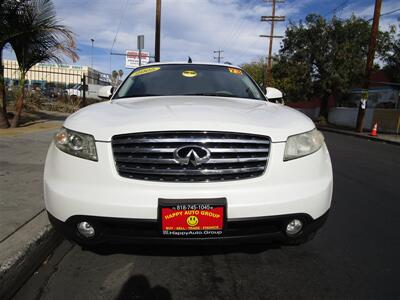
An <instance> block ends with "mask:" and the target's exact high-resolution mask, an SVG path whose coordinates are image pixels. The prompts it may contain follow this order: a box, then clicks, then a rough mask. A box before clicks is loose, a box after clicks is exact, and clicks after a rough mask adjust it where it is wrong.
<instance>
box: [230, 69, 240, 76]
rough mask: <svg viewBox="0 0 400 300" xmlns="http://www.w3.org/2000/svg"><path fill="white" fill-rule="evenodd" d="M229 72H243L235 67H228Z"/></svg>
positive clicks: (238, 73) (237, 73)
mask: <svg viewBox="0 0 400 300" xmlns="http://www.w3.org/2000/svg"><path fill="white" fill-rule="evenodd" d="M228 70H229V72H230V73H233V74H236V75H242V74H243V72H242V70H239V69H236V68H228Z"/></svg>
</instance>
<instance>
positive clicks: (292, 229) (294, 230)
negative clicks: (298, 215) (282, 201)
mask: <svg viewBox="0 0 400 300" xmlns="http://www.w3.org/2000/svg"><path fill="white" fill-rule="evenodd" d="M302 228H303V222H301V221H300V220H298V219H293V220H292V221H290V222H289V223H288V224H287V225H286V234H287V235H289V236H292V235H296V234H298V233H299V232H300V231H301V229H302Z"/></svg>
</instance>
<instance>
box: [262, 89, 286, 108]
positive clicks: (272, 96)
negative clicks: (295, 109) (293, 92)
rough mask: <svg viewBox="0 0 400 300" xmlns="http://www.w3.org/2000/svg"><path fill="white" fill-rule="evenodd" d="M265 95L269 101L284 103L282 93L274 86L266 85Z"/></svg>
mask: <svg viewBox="0 0 400 300" xmlns="http://www.w3.org/2000/svg"><path fill="white" fill-rule="evenodd" d="M265 96H267V98H268V100H269V101H271V102H274V103H280V104H285V103H284V101H283V93H282V92H281V91H280V90H278V89H276V88H273V87H267V91H266V93H265Z"/></svg>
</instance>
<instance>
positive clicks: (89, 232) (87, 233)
mask: <svg viewBox="0 0 400 300" xmlns="http://www.w3.org/2000/svg"><path fill="white" fill-rule="evenodd" d="M77 228H78V231H79V233H80V234H81V235H83V236H84V237H86V238H91V237H93V236H94V234H95V231H94V227H93V226H92V225H91V224H90V223H88V222H80V223H78V225H77Z"/></svg>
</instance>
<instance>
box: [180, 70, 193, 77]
mask: <svg viewBox="0 0 400 300" xmlns="http://www.w3.org/2000/svg"><path fill="white" fill-rule="evenodd" d="M182 76H185V77H189V78H191V77H196V76H197V72H196V71H183V72H182Z"/></svg>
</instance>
